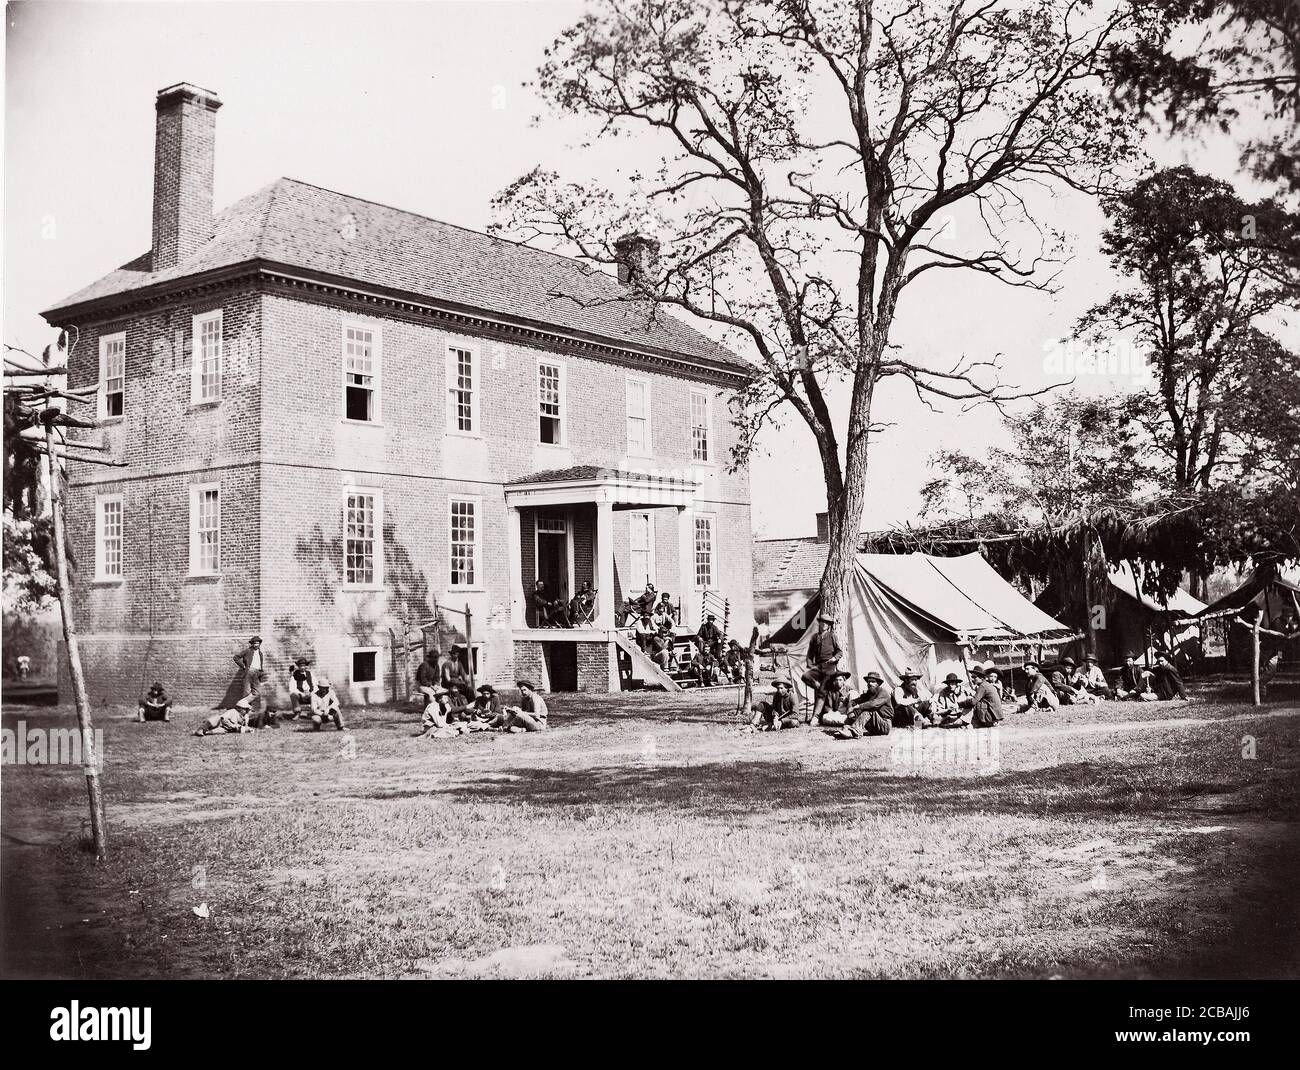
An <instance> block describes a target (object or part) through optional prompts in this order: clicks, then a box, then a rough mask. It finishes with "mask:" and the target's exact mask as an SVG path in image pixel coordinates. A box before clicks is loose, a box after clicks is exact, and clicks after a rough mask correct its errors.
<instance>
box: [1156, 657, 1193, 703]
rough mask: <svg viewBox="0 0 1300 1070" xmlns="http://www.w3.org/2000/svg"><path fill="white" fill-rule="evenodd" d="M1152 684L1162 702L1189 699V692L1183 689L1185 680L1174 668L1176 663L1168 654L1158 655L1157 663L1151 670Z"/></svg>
mask: <svg viewBox="0 0 1300 1070" xmlns="http://www.w3.org/2000/svg"><path fill="white" fill-rule="evenodd" d="M1151 683H1152V686H1153V687H1154V689H1155V693H1156V694H1157V695H1158V696H1159V697H1160V701H1161V702H1169V701H1171V700H1172V699H1176V698H1177V699H1183V700H1186V698H1187V690H1186V689H1185V688H1184V687H1183V678H1182V677H1181V676H1180V675H1179V674H1178V670H1177V669H1175V668H1174V663H1173V661H1172V659H1171V658H1170V657H1169V655H1168V654H1164V653H1161V654H1157V655H1156V663H1155V665H1154V666H1153V667H1152V669H1151Z"/></svg>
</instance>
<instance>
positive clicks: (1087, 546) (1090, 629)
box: [1081, 527, 1097, 654]
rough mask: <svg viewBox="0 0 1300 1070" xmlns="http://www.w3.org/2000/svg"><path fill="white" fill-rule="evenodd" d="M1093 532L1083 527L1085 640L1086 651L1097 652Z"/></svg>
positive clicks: (1089, 652)
mask: <svg viewBox="0 0 1300 1070" xmlns="http://www.w3.org/2000/svg"><path fill="white" fill-rule="evenodd" d="M1093 541H1094V540H1093V534H1092V531H1091V529H1089V528H1086V527H1085V528H1084V529H1083V538H1082V540H1081V542H1082V544H1083V562H1082V565H1083V637H1084V638H1083V642H1084V652H1085V653H1087V654H1096V653H1097V629H1096V627H1095V625H1094V624H1093V621H1094V620H1095V619H1096V618H1095V617H1094V607H1095V606H1096V604H1097V603H1096V588H1095V586H1094V584H1093V553H1094V550H1093Z"/></svg>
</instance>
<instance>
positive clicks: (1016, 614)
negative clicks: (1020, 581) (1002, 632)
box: [929, 554, 1069, 637]
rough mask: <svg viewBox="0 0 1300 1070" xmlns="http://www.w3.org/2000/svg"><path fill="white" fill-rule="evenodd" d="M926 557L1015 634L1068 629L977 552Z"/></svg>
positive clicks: (954, 584)
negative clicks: (1017, 588) (1013, 585)
mask: <svg viewBox="0 0 1300 1070" xmlns="http://www.w3.org/2000/svg"><path fill="white" fill-rule="evenodd" d="M929 560H930V564H932V565H933V566H934V567H935V568H936V569H938V570H939V572H940V573H942V574H943V576H944V578H946V579H947V580H948V581H949V582H950V583H952V585H953V586H954V587H956V588H958V589H959V590H961V591H963V592H965V594H966V595H967V597H969V598H970V599H971V600H972V601H974V602H976V603H977V604H978V605H980V606H981V607H982V608H983V609H984V610H986V611H987V612H988V613H989V614H990V615H991V616H993V617H994V618H995V619H997V620H998V621H999V622H1000V623H1001V624H1002V625H1003V627H1004V628H1006V629H1008V630H1010V631H1012V632H1015V633H1017V634H1018V635H1019V636H1036V637H1037V636H1047V635H1052V634H1055V633H1058V632H1065V631H1068V630H1069V629H1067V628H1066V627H1065V626H1064V625H1063V624H1061V622H1060V621H1058V620H1055V619H1054V618H1052V617H1049V616H1048V615H1047V614H1046V613H1044V612H1043V611H1042V610H1041V609H1039V608H1038V607H1037V606H1036V605H1034V603H1033V602H1031V601H1030V600H1029V599H1028V598H1026V597H1025V596H1024V595H1022V594H1021V593H1020V592H1019V591H1017V590H1016V589H1015V588H1014V587H1012V586H1011V584H1009V583H1008V582H1007V581H1006V580H1004V579H1003V578H1002V577H1001V576H999V575H998V573H997V570H996V569H994V568H993V566H992V565H990V564H989V563H988V562H987V561H986V560H985V559H984V558H983V557H982V556H981V555H979V554H963V555H962V556H961V557H932V558H930V559H929Z"/></svg>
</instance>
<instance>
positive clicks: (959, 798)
mask: <svg viewBox="0 0 1300 1070" xmlns="http://www.w3.org/2000/svg"><path fill="white" fill-rule="evenodd" d="M1235 787H1236V785H1234V784H1230V783H1225V782H1210V781H1192V782H1183V783H1176V782H1174V780H1173V778H1171V777H1170V776H1169V775H1168V773H1167V772H1165V770H1164V768H1163V767H1162V765H1161V763H1158V762H1152V763H1150V764H1149V765H1138V766H1134V765H1131V764H1121V763H1111V762H1076V763H1071V764H1068V765H1059V766H1054V767H1048V768H1044V769H1034V770H1024V771H1018V772H1012V773H995V774H991V775H982V776H981V775H976V774H974V773H972V774H971V775H952V774H948V775H940V776H907V775H898V774H897V773H893V772H889V771H877V770H871V769H863V768H860V767H859V768H845V769H808V768H805V767H804V766H803V765H802V764H801V763H799V762H797V761H779V760H773V761H741V762H716V763H703V764H693V765H689V766H678V765H656V764H653V763H646V764H644V765H638V764H630V765H617V766H614V765H606V766H597V767H592V768H585V769H555V768H547V769H540V768H527V767H522V768H513V769H500V770H494V772H493V774H492V777H491V778H490V779H489V778H482V779H477V780H469V781H466V782H463V783H460V784H454V785H450V786H448V787H446V788H439V789H436V790H434V791H417V792H383V791H377V792H374V793H372V794H368V795H367V798H375V799H394V798H414V797H420V796H436V795H444V796H452V797H454V798H456V799H459V800H464V801H470V800H473V801H480V802H503V803H526V804H528V805H530V806H536V807H555V808H565V807H582V806H597V805H598V806H604V807H609V808H612V809H616V810H617V809H620V808H641V807H646V806H654V807H661V808H662V807H667V808H678V809H683V810H686V809H689V810H694V811H697V812H698V813H699V814H700V815H701V816H705V817H709V818H716V819H719V820H726V819H728V818H732V817H739V816H743V815H746V814H752V813H754V812H756V811H769V810H777V809H779V810H785V811H787V812H789V813H790V814H791V815H792V816H793V815H797V816H799V817H800V818H801V819H802V820H806V821H810V822H813V823H832V824H833V823H837V822H839V821H840V820H841V819H846V818H849V817H850V816H851V817H853V818H855V819H856V818H859V817H861V816H862V815H863V814H872V813H874V814H897V813H899V812H900V811H901V812H916V813H924V814H931V815H936V816H971V815H973V814H975V813H983V814H1007V815H1013V816H1017V817H1027V816H1040V817H1042V816H1053V815H1061V814H1074V815H1086V814H1092V815H1113V814H1121V813H1128V814H1132V813H1142V814H1148V815H1154V814H1159V813H1162V812H1165V813H1172V812H1181V811H1180V808H1181V807H1182V806H1183V805H1185V804H1186V802H1187V800H1188V799H1190V798H1193V797H1195V796H1198V795H1206V794H1220V793H1225V792H1231V791H1233V790H1234V789H1235Z"/></svg>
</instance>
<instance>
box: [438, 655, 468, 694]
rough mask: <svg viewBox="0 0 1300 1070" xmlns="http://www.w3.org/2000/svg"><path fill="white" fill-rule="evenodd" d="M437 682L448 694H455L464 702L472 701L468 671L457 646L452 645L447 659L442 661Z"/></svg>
mask: <svg viewBox="0 0 1300 1070" xmlns="http://www.w3.org/2000/svg"><path fill="white" fill-rule="evenodd" d="M438 683H440V684H441V685H442V686H443V687H445V688H446V689H447V691H448V693H449V694H452V695H457V696H459V697H460V699H463V700H464V701H465V702H473V701H474V688H473V687H471V686H470V682H469V671H468V669H467V668H466V662H465V660H464V658H463V657H462V656H461V648H460V647H459V646H453V647H452V648H451V653H450V654H449V655H448V656H447V660H446V661H444V662H443V663H442V671H441V672H440V673H439V676H438Z"/></svg>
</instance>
